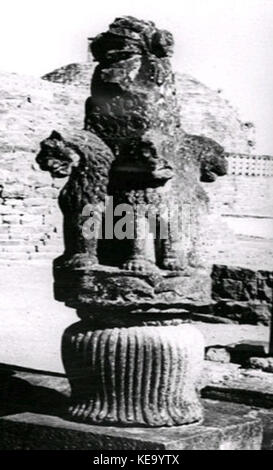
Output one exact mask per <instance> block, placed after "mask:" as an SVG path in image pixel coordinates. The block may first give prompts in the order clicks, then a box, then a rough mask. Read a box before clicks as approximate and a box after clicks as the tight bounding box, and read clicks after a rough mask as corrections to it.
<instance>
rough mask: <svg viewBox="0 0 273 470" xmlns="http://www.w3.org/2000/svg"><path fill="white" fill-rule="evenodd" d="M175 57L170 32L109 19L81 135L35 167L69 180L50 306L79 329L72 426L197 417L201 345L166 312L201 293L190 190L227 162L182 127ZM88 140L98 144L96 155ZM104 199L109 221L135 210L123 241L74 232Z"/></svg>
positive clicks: (53, 144) (51, 145) (61, 142)
mask: <svg viewBox="0 0 273 470" xmlns="http://www.w3.org/2000/svg"><path fill="white" fill-rule="evenodd" d="M172 48H173V39H172V36H171V34H170V33H169V32H167V31H164V30H158V29H157V28H156V27H155V25H154V23H152V22H144V21H139V20H136V19H135V18H132V17H124V18H118V19H116V20H115V21H114V22H113V23H112V24H111V25H110V27H109V30H108V31H107V32H106V33H102V34H101V35H99V36H98V37H96V38H95V39H94V41H93V43H92V52H93V55H94V57H95V59H96V60H97V61H98V65H97V67H96V69H95V71H94V75H93V78H92V84H91V92H92V95H91V97H89V98H88V99H87V101H86V114H85V130H84V131H81V132H78V133H77V134H76V135H74V137H73V136H71V139H72V140H68V139H67V138H64V137H62V135H61V134H59V133H58V132H57V131H53V132H52V133H51V135H50V136H49V137H48V138H47V139H45V140H43V141H42V142H41V150H40V152H39V154H38V156H37V159H36V160H37V163H38V164H39V165H40V167H41V169H42V170H45V171H49V172H50V173H51V174H52V176H55V177H58V178H63V177H68V181H67V182H66V184H65V186H64V187H63V189H62V190H61V192H60V196H59V204H60V207H61V210H62V212H63V215H64V242H65V243H64V244H65V247H64V254H63V255H62V256H61V257H58V258H57V259H56V260H55V262H54V278H55V296H56V299H57V300H60V301H63V302H65V304H66V305H68V306H70V307H73V308H76V309H77V313H78V315H79V317H80V318H81V319H82V321H81V322H79V323H77V324H76V325H72V327H70V328H68V329H67V330H66V331H65V333H64V337H63V349H62V350H63V361H64V365H65V368H66V371H67V374H68V378H69V380H70V383H71V387H72V405H71V407H70V409H69V412H70V414H71V415H72V416H73V417H74V418H75V419H77V420H81V421H87V422H92V423H113V424H135V425H136V424H138V425H143V424H145V425H148V426H162V425H168V426H170V425H174V424H176V425H178V424H187V423H192V422H198V421H200V420H201V419H202V408H201V405H200V401H199V399H198V377H199V372H200V367H201V363H202V351H203V341H202V338H201V335H200V334H199V333H198V332H196V330H195V329H194V328H193V327H191V326H188V325H181V324H180V325H176V323H177V322H176V320H175V319H174V318H173V315H172V313H171V310H169V309H171V308H172V307H175V306H176V305H177V303H178V302H183V301H185V300H186V299H187V298H188V297H189V296H193V295H194V291H196V292H198V294H199V292H200V287H201V284H202V275H201V274H200V272H199V270H198V268H199V267H200V263H201V260H200V259H199V256H198V253H199V252H198V248H197V245H198V242H199V239H200V238H201V237H200V236H199V233H200V232H201V230H200V229H201V227H203V225H202V224H203V216H204V214H205V212H206V202H207V200H206V196H205V193H204V191H203V190H202V188H201V186H200V184H199V180H201V181H205V182H213V181H214V180H215V179H216V177H217V176H222V175H225V174H226V170H227V163H226V159H225V153H224V149H223V148H222V147H221V146H219V145H218V144H217V143H215V142H214V141H212V140H211V139H199V138H198V137H195V136H189V135H187V134H186V133H185V132H184V131H183V130H182V129H181V128H180V120H179V111H178V103H177V99H176V89H175V82H174V77H173V73H172V70H171V65H170V61H169V56H170V55H171V53H172ZM92 132H93V133H95V134H96V135H97V136H98V137H100V139H102V141H104V144H103V143H101V146H100V145H99V141H98V146H93V142H94V141H93V138H92V139H91V133H92ZM105 144H106V145H107V148H106V149H105ZM109 196H112V197H113V210H114V213H115V209H116V208H118V207H119V204H123V205H124V204H127V206H128V205H130V207H131V208H132V218H131V222H130V223H131V224H133V236H132V237H129V238H128V237H127V239H118V237H115V236H114V237H110V239H109V240H108V239H107V237H106V236H103V237H102V239H100V237H98V236H92V237H91V238H90V237H89V236H86V235H88V233H87V232H84V231H83V224H84V221H85V220H84V219H85V218H86V217H87V216H88V215H90V214H88V213H86V212H85V211H84V212H83V209H84V208H85V207H86V205H87V204H89V205H90V204H92V216H93V217H94V216H95V220H99V229H100V228H101V224H102V221H103V220H104V219H103V216H104V217H105V220H106V211H107V197H109ZM103 199H105V201H106V208H105V212H104V213H103V214H102V217H101V219H100V218H99V210H97V207H98V206H99V203H100V202H102V201H103ZM177 202H179V203H180V204H181V205H182V210H183V205H186V204H188V205H189V207H190V210H191V220H190V223H191V226H192V233H191V236H190V237H189V240H188V243H187V244H186V243H185V240H184V238H183V233H184V232H185V231H186V227H185V226H184V224H183V213H182V227H179V228H178V230H177V231H176V232H174V231H172V230H170V212H171V210H172V208H173V206H174V205H175V203H177ZM141 204H142V205H144V207H145V208H146V207H149V208H150V207H152V212H153V215H154V216H155V221H156V224H155V233H154V239H153V240H154V246H153V247H152V248H151V247H150V249H151V251H152V256H149V254H150V253H149V250H147V248H146V246H145V240H146V239H145V238H143V233H142V234H141V233H140V232H139V224H140V218H139V214H138V208H139V206H140V205H141ZM162 206H164V208H167V211H166V212H167V216H164V217H165V218H163V220H162V212H161V208H162ZM145 210H146V209H145ZM115 216H118V217H119V218H120V216H121V214H116V213H115ZM118 217H117V218H118ZM145 219H146V220H148V219H147V214H146V212H145V214H144V221H145ZM160 223H163V225H164V226H165V229H166V237H161V236H160V235H161V232H160V230H159V225H160ZM197 230H199V233H197ZM99 232H100V230H99V231H97V232H96V235H98V233H99ZM100 242H101V243H100ZM113 254H114V255H116V256H113ZM197 285H198V288H197ZM162 305H163V306H165V311H164V312H162ZM147 309H148V310H149V309H152V310H153V315H152V316H151V315H150V314H149V313H148V314H147ZM163 310H164V308H163ZM151 320H152V321H156V322H157V325H158V326H152V325H151V324H150V325H149V322H150V321H151ZM182 323H183V320H182ZM171 325H176V326H171ZM94 377H95V378H96V380H94Z"/></svg>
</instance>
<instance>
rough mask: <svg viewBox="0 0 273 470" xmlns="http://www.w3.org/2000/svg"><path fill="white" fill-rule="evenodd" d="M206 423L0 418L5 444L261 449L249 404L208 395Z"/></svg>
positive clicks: (20, 415) (4, 446) (258, 424)
mask: <svg viewBox="0 0 273 470" xmlns="http://www.w3.org/2000/svg"><path fill="white" fill-rule="evenodd" d="M204 405H205V419H204V422H203V424H192V425H187V426H178V427H171V428H163V427H162V428H135V427H134V428H133V427H132V428H129V427H124V428H121V427H111V426H96V425H88V424H82V423H76V422H72V421H67V420H65V419H62V418H60V417H56V416H50V415H48V414H38V413H32V412H24V413H18V414H12V415H8V416H3V417H1V418H0V442H1V449H2V450H6V449H16V450H32V449H34V450H63V449H65V450H68V449H71V450H129V449H130V450H259V449H260V448H261V442H262V425H261V421H260V420H259V419H257V418H256V417H255V416H253V415H251V413H246V410H245V408H244V409H243V410H242V411H241V412H238V409H236V414H235V413H234V409H233V405H232V404H230V403H219V402H213V401H210V400H204Z"/></svg>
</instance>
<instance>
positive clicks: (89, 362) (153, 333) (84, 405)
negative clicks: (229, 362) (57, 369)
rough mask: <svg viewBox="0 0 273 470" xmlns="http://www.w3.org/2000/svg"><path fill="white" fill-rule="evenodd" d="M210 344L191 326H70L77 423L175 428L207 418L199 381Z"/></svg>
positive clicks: (67, 337) (66, 356)
mask: <svg viewBox="0 0 273 470" xmlns="http://www.w3.org/2000/svg"><path fill="white" fill-rule="evenodd" d="M203 351H204V342H203V338H202V335H201V333H200V332H199V331H198V330H197V329H196V328H194V327H193V326H191V325H178V326H157V327H152V326H138V327H129V328H106V329H94V328H93V329H92V325H91V324H90V322H84V321H82V322H79V323H76V324H74V325H72V326H71V327H69V328H68V329H67V330H66V331H65V333H64V336H63V344H62V352H63V362H64V366H65V369H66V372H67V376H68V379H69V381H70V384H71V389H72V397H71V400H72V404H71V406H70V408H69V413H70V416H71V417H73V419H76V420H77V421H81V422H87V423H104V424H105V423H106V424H116V425H134V426H136V425H145V426H173V425H181V424H189V423H194V422H200V421H201V420H202V418H203V412H202V406H201V403H200V399H199V396H198V382H199V379H200V375H201V368H202V362H203Z"/></svg>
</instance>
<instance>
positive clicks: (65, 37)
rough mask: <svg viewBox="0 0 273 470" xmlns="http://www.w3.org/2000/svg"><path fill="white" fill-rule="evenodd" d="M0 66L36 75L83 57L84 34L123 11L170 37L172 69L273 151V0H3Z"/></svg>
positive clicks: (259, 147)
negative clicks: (218, 97) (225, 103)
mask: <svg viewBox="0 0 273 470" xmlns="http://www.w3.org/2000/svg"><path fill="white" fill-rule="evenodd" d="M1 7H2V8H1V18H0V69H2V70H7V71H12V72H18V73H23V74H28V75H37V76H39V75H41V74H43V73H46V72H49V71H51V70H52V69H54V68H56V67H59V66H61V65H65V64H68V63H71V62H77V61H84V60H85V59H86V55H87V54H86V50H87V47H86V37H87V36H93V35H95V34H97V33H99V32H101V31H103V30H105V29H106V28H107V26H108V24H109V23H110V22H111V21H112V20H113V19H114V18H115V17H116V16H120V15H128V14H130V15H134V16H137V17H138V18H143V19H150V20H153V21H155V22H156V24H157V25H158V26H159V27H162V28H165V29H169V30H170V31H171V32H172V33H173V35H174V38H175V44H176V46H175V55H174V59H173V63H174V68H175V69H176V70H179V71H181V72H184V73H190V74H191V75H193V76H194V77H196V78H197V79H199V80H200V81H202V82H203V83H205V84H207V85H208V86H210V87H212V88H214V89H218V88H221V89H222V90H223V92H224V93H223V94H224V96H225V97H227V98H228V99H229V100H230V101H231V102H232V104H233V105H235V106H236V107H237V108H238V109H239V112H240V115H241V117H242V119H244V120H247V121H253V122H254V123H255V125H256V128H257V150H258V152H260V153H271V154H273V132H272V131H273V60H272V59H273V0H164V1H162V0H136V1H135V0H96V1H92V0H2V1H1Z"/></svg>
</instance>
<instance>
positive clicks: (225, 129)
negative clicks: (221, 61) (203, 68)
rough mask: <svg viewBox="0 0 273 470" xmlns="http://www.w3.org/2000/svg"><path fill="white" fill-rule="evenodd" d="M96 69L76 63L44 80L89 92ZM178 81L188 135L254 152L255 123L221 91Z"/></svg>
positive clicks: (181, 78)
mask: <svg viewBox="0 0 273 470" xmlns="http://www.w3.org/2000/svg"><path fill="white" fill-rule="evenodd" d="M94 68H95V64H94V62H92V61H90V62H85V63H74V64H69V65H65V66H63V67H60V68H58V69H56V70H53V71H52V72H49V73H47V74H46V75H44V76H43V77H42V78H43V79H44V80H48V81H51V82H54V83H60V84H63V85H64V84H68V85H74V86H77V87H78V88H83V89H85V90H86V91H87V90H89V88H90V78H91V75H92V73H93V70H94ZM175 80H176V86H177V98H178V101H179V103H180V107H181V112H180V119H181V124H182V128H183V129H184V130H185V131H186V132H187V133H188V134H193V135H204V136H206V137H209V138H210V139H213V140H215V141H216V142H219V143H220V144H221V145H223V147H224V148H225V150H226V151H228V152H238V153H250V152H253V151H255V146H253V145H250V143H249V141H252V143H253V140H255V137H253V133H254V132H255V129H254V126H253V124H252V125H251V123H249V122H247V123H244V122H242V120H240V117H239V115H238V112H237V111H236V109H235V108H234V106H232V105H231V103H229V102H228V101H227V100H226V99H225V98H223V96H222V94H221V93H220V92H219V90H212V89H210V88H208V87H207V86H206V85H204V84H203V83H200V82H199V81H198V80H197V79H196V78H194V77H191V76H190V75H187V74H181V73H179V72H176V73H175Z"/></svg>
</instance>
